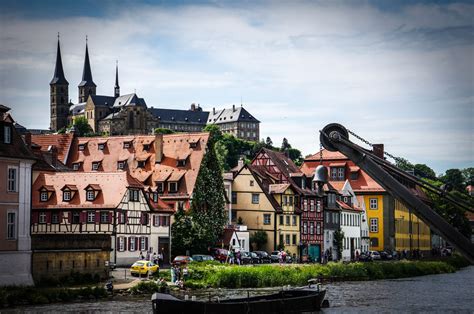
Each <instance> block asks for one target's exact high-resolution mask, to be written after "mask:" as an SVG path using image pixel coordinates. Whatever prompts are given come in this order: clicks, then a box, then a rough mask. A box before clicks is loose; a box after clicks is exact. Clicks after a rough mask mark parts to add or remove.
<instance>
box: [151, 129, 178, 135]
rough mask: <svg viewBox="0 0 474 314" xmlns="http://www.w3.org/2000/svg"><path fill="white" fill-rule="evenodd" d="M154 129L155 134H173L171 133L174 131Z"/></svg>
mask: <svg viewBox="0 0 474 314" xmlns="http://www.w3.org/2000/svg"><path fill="white" fill-rule="evenodd" d="M154 131H155V134H173V133H175V132H174V131H173V130H171V129H165V128H156V129H155V130H154Z"/></svg>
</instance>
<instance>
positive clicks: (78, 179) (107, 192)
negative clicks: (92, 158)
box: [31, 171, 143, 209]
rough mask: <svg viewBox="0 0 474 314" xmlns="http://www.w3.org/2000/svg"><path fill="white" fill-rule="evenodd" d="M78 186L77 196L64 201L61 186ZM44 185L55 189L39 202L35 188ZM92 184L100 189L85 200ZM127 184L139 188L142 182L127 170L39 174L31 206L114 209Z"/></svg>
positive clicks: (34, 187) (34, 186)
mask: <svg viewBox="0 0 474 314" xmlns="http://www.w3.org/2000/svg"><path fill="white" fill-rule="evenodd" d="M66 185H69V186H75V187H76V188H77V192H76V196H75V197H74V198H73V199H72V200H71V201H63V195H62V191H61V189H62V188H63V187H64V186H66ZM42 187H47V189H48V191H54V192H55V193H53V195H52V196H51V197H50V199H49V200H48V201H46V202H41V201H40V195H39V193H36V192H34V191H38V190H40V189H41V188H42ZM89 187H92V188H93V189H94V190H97V191H100V192H99V193H98V194H97V197H96V199H95V200H93V201H86V188H89ZM128 187H137V188H142V187H143V185H142V184H140V182H138V181H137V180H135V179H134V178H132V177H131V176H130V175H128V174H127V172H115V173H110V172H109V173H96V172H95V173H88V172H76V171H74V172H56V173H53V174H46V173H40V175H39V176H38V178H37V179H36V181H35V182H34V183H33V188H32V191H33V193H32V201H31V203H32V208H34V209H42V208H58V209H62V208H64V209H67V208H97V209H102V208H109V209H112V208H117V207H118V206H119V204H120V202H121V201H122V198H123V196H124V194H125V193H126V192H127V188H128Z"/></svg>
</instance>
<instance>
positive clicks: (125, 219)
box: [123, 211, 128, 223]
mask: <svg viewBox="0 0 474 314" xmlns="http://www.w3.org/2000/svg"><path fill="white" fill-rule="evenodd" d="M123 219H124V221H123V223H128V216H127V211H124V212H123Z"/></svg>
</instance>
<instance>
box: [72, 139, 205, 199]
mask: <svg viewBox="0 0 474 314" xmlns="http://www.w3.org/2000/svg"><path fill="white" fill-rule="evenodd" d="M162 138H163V144H162V145H163V146H162V147H163V149H162V151H163V157H162V160H161V162H156V163H155V159H156V154H155V152H156V149H155V145H156V143H155V139H159V136H157V137H156V138H155V136H154V135H130V136H110V137H107V138H106V139H107V150H104V151H101V150H99V149H98V147H97V145H98V143H99V142H102V141H104V138H103V137H88V138H76V139H75V140H74V142H73V144H72V147H71V154H70V158H69V161H68V165H71V164H72V163H74V162H77V161H83V166H82V169H81V170H82V171H92V161H94V160H96V159H97V158H98V157H99V156H100V157H103V159H102V167H101V170H102V171H103V172H117V171H118V172H123V170H118V169H117V162H118V161H127V165H128V170H127V171H129V172H130V174H131V176H132V177H134V178H136V179H138V180H139V181H140V182H142V183H144V184H146V185H150V186H152V187H155V186H156V182H157V181H164V180H166V179H167V178H168V177H169V176H170V175H171V173H172V172H176V174H175V176H178V175H179V176H180V178H181V182H180V184H179V187H178V192H177V193H176V195H177V196H185V195H188V198H189V195H191V194H192V193H193V189H194V185H195V183H196V178H197V175H198V173H199V169H200V166H201V161H202V158H203V156H204V153H205V151H206V146H207V141H208V138H209V133H179V134H169V135H163V136H162ZM84 141H87V142H88V144H87V146H88V147H87V149H86V150H85V151H79V149H78V143H81V142H84ZM198 141H199V142H198ZM124 142H130V143H131V144H132V145H131V147H130V148H123V143H124ZM196 142H198V143H199V144H198V145H197V146H196V147H195V148H190V143H196ZM144 143H145V144H150V148H149V149H148V150H144V149H143V144H144ZM188 153H190V155H189V157H188V158H187V160H186V165H185V166H184V167H178V166H177V160H178V159H179V158H180V157H182V156H183V155H186V154H188ZM140 159H141V161H146V162H145V168H138V161H137V160H140ZM143 159H145V160H143ZM94 173H101V171H97V172H94ZM166 174H168V176H166ZM173 179H176V178H175V177H173ZM171 195H172V194H170V195H164V196H166V197H167V198H170V197H171ZM181 198H182V197H181Z"/></svg>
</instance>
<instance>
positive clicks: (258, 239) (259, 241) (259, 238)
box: [250, 229, 268, 250]
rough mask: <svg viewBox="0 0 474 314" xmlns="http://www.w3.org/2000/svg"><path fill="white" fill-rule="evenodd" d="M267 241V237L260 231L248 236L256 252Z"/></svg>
mask: <svg viewBox="0 0 474 314" xmlns="http://www.w3.org/2000/svg"><path fill="white" fill-rule="evenodd" d="M267 241H268V235H267V233H266V232H265V231H263V230H262V229H261V230H257V231H255V233H254V234H252V235H251V236H250V243H252V244H254V245H255V247H256V248H257V250H260V249H262V248H263V246H264V245H265V244H267Z"/></svg>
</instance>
